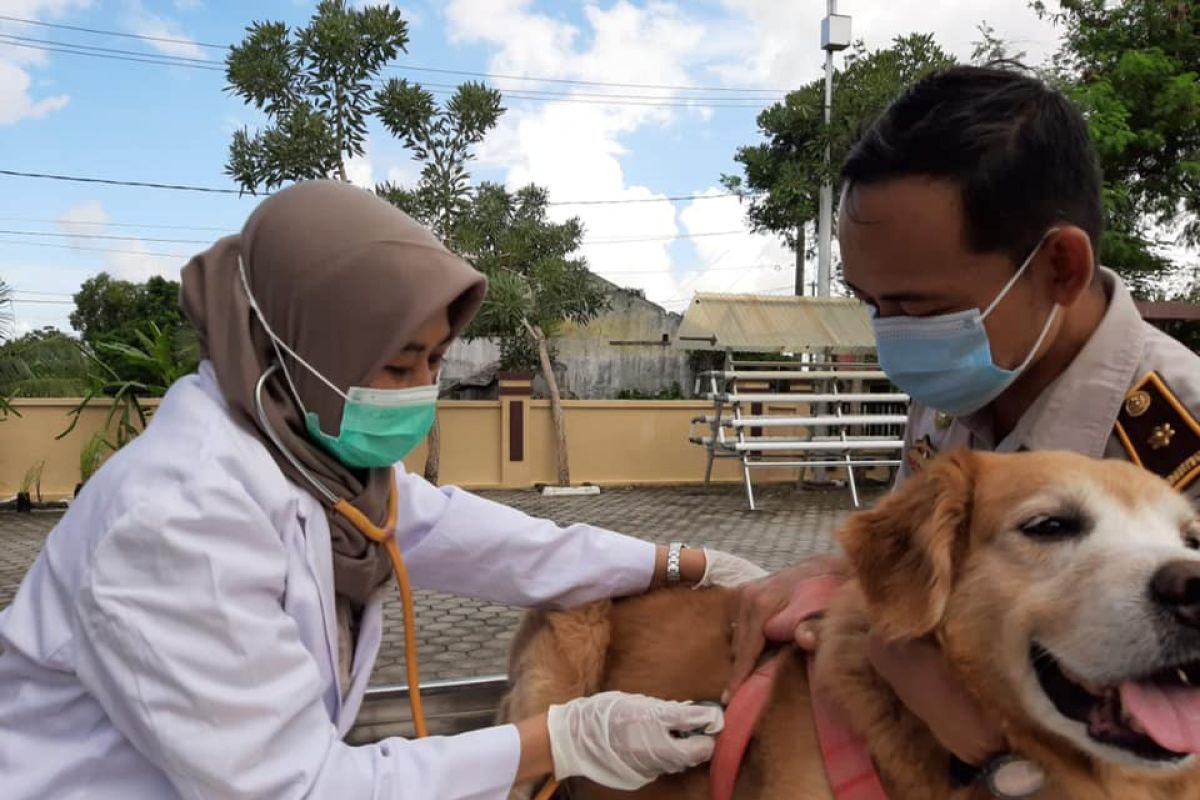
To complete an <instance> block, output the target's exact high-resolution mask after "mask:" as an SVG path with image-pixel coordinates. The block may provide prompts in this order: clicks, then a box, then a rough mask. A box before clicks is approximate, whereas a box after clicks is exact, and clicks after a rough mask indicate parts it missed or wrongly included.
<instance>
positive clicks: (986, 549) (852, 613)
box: [500, 452, 1200, 800]
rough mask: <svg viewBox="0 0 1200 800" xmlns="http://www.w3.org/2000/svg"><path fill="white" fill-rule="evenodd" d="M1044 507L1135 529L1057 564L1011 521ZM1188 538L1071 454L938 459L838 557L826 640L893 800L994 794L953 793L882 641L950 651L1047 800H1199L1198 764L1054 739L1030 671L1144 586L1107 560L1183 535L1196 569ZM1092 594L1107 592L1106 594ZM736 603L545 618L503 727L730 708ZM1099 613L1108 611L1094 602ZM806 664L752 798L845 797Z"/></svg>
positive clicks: (779, 699)
mask: <svg viewBox="0 0 1200 800" xmlns="http://www.w3.org/2000/svg"><path fill="white" fill-rule="evenodd" d="M1047 498H1049V499H1047ZM1035 502H1041V503H1043V505H1045V504H1047V503H1052V502H1069V503H1074V504H1076V505H1077V506H1083V507H1085V508H1084V509H1083V510H1084V512H1085V513H1088V514H1093V515H1099V516H1101V517H1103V516H1104V515H1106V514H1107V515H1108V516H1109V517H1119V518H1117V519H1113V520H1112V525H1113V526H1116V527H1118V528H1120V527H1123V526H1124V527H1129V528H1130V529H1129V530H1125V531H1124V532H1123V534H1122V532H1121V531H1119V530H1118V531H1110V530H1108V529H1107V528H1106V527H1105V524H1106V523H1105V522H1104V520H1101V522H1100V523H1098V524H1097V531H1096V532H1094V533H1092V534H1091V536H1093V537H1095V540H1094V544H1091V545H1088V546H1086V547H1082V546H1072V545H1071V544H1066V545H1061V546H1058V547H1060V548H1061V547H1067V548H1072V547H1073V549H1071V550H1062V549H1058V550H1054V549H1050V548H1054V547H1056V545H1054V544H1046V543H1044V542H1036V541H1029V540H1028V539H1027V538H1023V537H1021V536H1018V535H1016V534H1014V533H1013V529H1014V528H1013V526H1014V522H1013V515H1014V514H1016V513H1018V512H1021V510H1022V509H1026V508H1032V507H1033V506H1032V505H1031V504H1032V503H1035ZM1121 514H1128V519H1129V520H1132V521H1135V522H1137V521H1140V522H1142V523H1143V525H1142V529H1141V530H1139V529H1138V528H1137V526H1136V525H1127V523H1126V521H1125V518H1124V517H1120V515H1121ZM1150 517H1153V519H1150ZM1159 517H1161V520H1160V519H1159ZM1191 519H1192V512H1191V509H1189V508H1188V507H1187V505H1186V503H1185V502H1184V501H1182V499H1181V498H1179V496H1178V495H1177V494H1175V493H1174V492H1172V491H1170V490H1169V488H1168V487H1166V485H1165V484H1163V483H1162V482H1160V481H1158V479H1156V478H1154V477H1153V476H1151V475H1150V474H1149V473H1146V472H1143V471H1141V470H1139V469H1137V468H1135V467H1132V466H1130V465H1127V464H1123V463H1118V462H1112V461H1109V462H1095V461H1090V460H1087V459H1083V458H1081V457H1078V456H1072V455H1067V454H1057V453H1050V454H1042V453H1039V454H1021V455H1009V456H997V455H984V454H975V453H966V452H963V453H956V454H951V455H950V456H947V457H943V458H942V459H939V460H938V461H937V462H935V463H934V464H932V465H931V466H930V467H929V468H927V469H926V470H925V472H924V473H923V474H922V475H921V476H920V477H919V478H917V479H914V480H912V481H910V482H909V483H908V484H906V486H905V487H903V488H901V489H900V490H898V491H896V492H893V493H892V494H891V495H889V496H888V497H887V498H885V499H884V500H883V501H882V502H881V503H880V504H879V505H877V506H876V507H875V508H874V509H872V510H870V511H866V512H862V513H858V514H856V515H854V516H853V517H851V519H850V521H849V522H848V523H847V524H846V525H845V526H843V528H842V529H841V531H840V532H839V540H840V542H841V545H842V547H843V548H844V550H845V553H846V556H847V558H848V560H849V562H850V564H851V567H852V569H853V573H854V576H855V577H854V578H853V579H852V580H851V581H850V582H848V583H847V584H846V586H845V587H843V588H842V589H841V590H840V591H839V592H838V594H837V595H836V596H835V598H834V601H833V603H832V605H831V607H830V609H829V612H828V614H827V616H826V617H825V619H824V621H823V622H822V627H821V646H820V648H819V654H818V656H817V664H816V675H817V680H818V681H819V682H820V684H821V691H823V692H827V693H828V694H829V695H830V696H831V697H832V698H833V699H835V700H836V701H837V702H838V703H839V704H840V705H841V707H842V709H843V711H844V713H845V717H846V720H847V721H848V722H849V724H850V725H851V727H853V728H854V729H855V730H856V731H858V732H859V733H860V734H861V735H862V736H863V738H864V739H865V741H866V742H867V744H868V748H869V750H870V754H871V756H872V758H873V759H874V761H875V763H876V765H877V766H878V769H879V772H880V775H881V778H882V780H883V782H884V784H885V786H886V787H887V791H888V795H889V797H891V798H893V799H894V800H918V799H919V800H943V799H946V800H949V799H950V798H953V799H954V800H965V799H966V798H980V800H983V798H987V797H990V794H989V793H988V792H987V791H986V790H985V789H984V788H983V787H981V786H974V787H970V788H960V787H956V786H955V785H953V784H952V782H951V780H950V777H949V773H948V769H947V766H948V760H949V755H948V753H947V752H946V751H945V750H943V749H942V748H941V746H940V745H939V744H938V743H937V741H936V740H935V739H934V738H933V736H932V734H931V733H930V732H929V730H928V729H927V728H926V727H925V726H924V725H923V724H922V723H921V722H920V721H919V720H918V719H917V718H916V717H915V716H913V715H912V714H911V713H910V712H908V710H907V709H906V708H904V706H903V705H902V704H901V703H900V702H899V701H898V699H897V698H896V696H895V695H894V694H893V692H892V690H891V689H890V687H889V686H888V685H887V684H886V683H885V682H884V681H883V680H882V678H880V676H879V675H878V674H877V673H876V672H875V671H874V669H873V668H872V666H871V664H870V661H869V659H868V657H867V641H868V632H869V630H870V629H871V628H874V629H875V631H877V632H878V633H880V634H882V635H883V636H885V637H892V638H894V637H914V636H932V637H934V638H936V640H937V641H938V642H939V643H940V644H941V646H942V649H943V651H944V653H945V655H946V658H947V659H948V662H949V664H950V666H951V669H952V672H953V673H954V675H955V676H956V677H957V679H958V680H959V681H960V682H961V683H962V684H963V685H964V686H965V687H966V688H967V689H968V690H969V691H970V692H971V693H972V694H973V695H974V696H975V698H976V699H977V701H979V703H980V704H981V705H982V706H983V707H984V708H986V709H987V710H988V712H989V713H990V714H991V715H993V717H994V718H995V719H996V720H997V721H998V722H999V723H1000V725H1001V726H1002V728H1003V730H1004V731H1005V734H1006V736H1007V738H1008V740H1009V744H1010V745H1011V747H1012V749H1013V750H1014V751H1016V752H1020V753H1022V754H1025V755H1027V756H1029V757H1031V758H1034V759H1036V760H1037V761H1038V762H1039V763H1040V764H1042V765H1043V766H1044V767H1045V768H1046V770H1047V772H1048V776H1049V781H1048V784H1047V786H1046V789H1045V790H1044V792H1043V794H1042V795H1041V796H1043V797H1047V798H1092V797H1096V798H1100V797H1104V798H1121V799H1122V800H1158V799H1159V798H1162V800H1166V799H1167V798H1172V800H1175V799H1177V798H1182V799H1183V800H1189V799H1194V798H1200V770H1198V769H1197V768H1196V767H1194V766H1191V765H1190V764H1188V765H1186V766H1182V767H1179V768H1176V769H1173V770H1165V769H1158V770H1156V769H1150V768H1143V767H1141V766H1140V765H1136V764H1125V763H1122V762H1121V759H1120V758H1119V757H1118V758H1115V759H1113V758H1106V757H1104V753H1103V752H1100V753H1099V754H1098V753H1097V752H1089V749H1090V746H1089V744H1088V743H1087V742H1086V741H1082V743H1080V742H1079V741H1073V740H1072V738H1071V736H1073V735H1074V734H1073V733H1072V732H1070V731H1068V732H1067V733H1066V734H1064V733H1063V731H1062V730H1052V728H1053V727H1054V725H1055V724H1057V723H1055V722H1052V723H1049V724H1047V723H1046V721H1045V720H1046V718H1048V717H1045V716H1044V712H1043V711H1041V710H1039V709H1040V706H1038V705H1037V704H1038V702H1040V701H1036V700H1034V701H1031V700H1030V699H1029V692H1030V689H1029V685H1028V681H1029V680H1031V679H1030V678H1029V677H1028V673H1029V668H1028V665H1027V663H1025V660H1026V659H1027V653H1028V648H1029V643H1030V642H1032V641H1033V640H1034V637H1035V636H1036V637H1039V638H1041V637H1048V639H1049V641H1055V642H1057V641H1060V639H1061V637H1063V636H1070V635H1073V633H1074V631H1073V629H1071V630H1068V628H1070V626H1075V627H1079V626H1084V627H1086V626H1087V625H1089V624H1092V622H1091V619H1090V618H1089V617H1088V613H1089V612H1090V611H1091V608H1090V607H1085V606H1084V605H1083V604H1084V603H1087V602H1089V600H1088V598H1087V597H1086V596H1084V595H1087V594H1088V588H1089V587H1088V581H1093V582H1095V581H1100V580H1104V581H1112V580H1114V578H1113V575H1112V574H1109V573H1110V572H1111V571H1112V570H1115V569H1126V572H1125V573H1118V574H1120V575H1124V574H1128V575H1129V576H1130V578H1129V580H1140V579H1141V578H1140V577H1137V578H1135V577H1133V576H1134V575H1137V576H1141V575H1142V573H1140V572H1138V573H1135V572H1132V571H1130V570H1132V567H1130V568H1125V567H1119V566H1118V567H1111V568H1110V567H1108V566H1107V562H1103V563H1104V564H1105V566H1103V567H1102V566H1101V564H1102V561H1101V559H1110V560H1111V558H1112V556H1113V555H1114V553H1113V549H1114V547H1116V548H1118V549H1119V548H1120V544H1119V542H1120V536H1121V535H1125V536H1127V537H1130V539H1131V543H1132V545H1135V546H1136V545H1137V544H1138V537H1139V536H1145V537H1150V536H1151V533H1154V535H1156V536H1159V541H1158V543H1157V545H1156V546H1158V547H1159V550H1160V551H1162V552H1163V553H1166V555H1165V556H1164V557H1170V558H1175V557H1176V556H1174V555H1171V553H1173V552H1174V551H1167V550H1163V548H1164V547H1167V546H1169V545H1170V542H1167V543H1166V544H1164V543H1163V541H1161V540H1162V539H1163V538H1167V539H1169V538H1170V536H1171V531H1170V527H1171V526H1172V525H1174V526H1175V527H1176V529H1177V530H1178V531H1179V532H1180V549H1181V550H1182V549H1183V546H1182V536H1183V534H1184V533H1186V532H1187V530H1188V526H1189V525H1190V524H1192V523H1191V521H1190V520H1191ZM1147 520H1149V521H1147ZM1160 522H1161V524H1159V523H1160ZM1152 523H1153V524H1152ZM1151 529H1152V530H1151ZM1160 529H1161V530H1160ZM1147 531H1151V533H1148V532H1147ZM1114 543H1116V544H1114ZM1143 549H1145V548H1143ZM1184 552H1185V553H1186V552H1187V551H1184ZM1193 555H1194V554H1193ZM1134 560H1135V561H1136V560H1137V559H1134ZM1155 563H1159V562H1155ZM1106 570H1109V572H1106ZM1099 576H1105V577H1099ZM1116 580H1118V581H1119V580H1121V579H1120V578H1119V577H1118V578H1116ZM1073 581H1078V582H1076V583H1073ZM1093 588H1094V591H1103V590H1102V588H1101V587H1100V586H1099V584H1095V586H1094V587H1093ZM737 600H738V597H737V594H736V592H735V591H732V590H724V589H714V590H704V591H692V590H689V589H675V590H661V591H655V592H651V593H649V594H647V595H644V596H641V597H637V598H630V599H626V600H620V601H616V602H601V603H594V604H591V605H588V606H585V607H582V608H579V609H574V610H570V611H565V612H549V613H540V612H534V613H531V614H530V615H528V616H527V617H526V619H525V621H524V622H523V624H522V627H521V629H520V631H519V632H518V635H517V637H516V640H515V642H514V645H513V650H512V654H511V660H510V678H511V680H512V689H511V691H510V692H509V694H508V695H507V697H506V698H505V700H504V703H503V706H502V708H501V712H500V716H501V718H502V719H505V720H516V719H521V718H525V717H528V716H531V715H534V714H537V713H541V712H543V711H545V710H546V708H547V707H549V706H550V705H551V704H555V703H562V702H566V701H568V700H570V699H573V698H576V697H581V696H584V695H588V694H591V693H594V692H598V691H604V690H609V689H619V690H622V691H628V692H638V693H642V694H646V695H651V696H654V697H661V698H665V699H672V700H715V699H717V698H718V697H719V696H720V694H721V691H722V689H723V688H724V686H725V683H726V681H727V680H728V678H729V673H730V662H731V645H730V635H729V632H730V629H731V625H732V622H733V620H734V615H735V613H736V606H737ZM1119 600H1120V598H1118V601H1119ZM1091 602H1093V603H1095V602H1097V601H1096V599H1095V596H1094V595H1093V597H1092V600H1091ZM1120 622H1121V621H1120V620H1113V621H1112V624H1113V625H1119V624H1120ZM1055 637H1059V638H1055ZM1064 648H1065V649H1067V650H1069V648H1067V647H1066V646H1064ZM803 658H804V656H803V654H800V653H797V652H792V653H790V654H788V655H787V656H786V658H785V661H784V664H783V668H782V670H781V672H780V675H779V679H778V680H777V682H776V685H775V689H774V692H773V695H772V698H771V701H770V703H769V705H768V708H767V711H766V712H765V714H764V716H763V718H762V719H761V720H760V722H759V724H758V726H757V727H756V728H755V732H754V737H753V739H752V742H751V745H750V747H749V749H748V751H747V755H746V759H745V762H744V764H743V768H742V772H741V774H740V776H739V780H738V785H737V790H736V796H737V797H738V798H763V800H775V799H778V800H785V798H786V799H787V800H799V799H800V798H804V799H805V800H808V799H810V798H811V799H812V800H825V799H826V798H831V797H832V795H831V794H830V790H829V787H828V784H827V782H826V778H825V772H824V766H823V764H822V761H821V755H820V751H819V748H818V746H817V741H816V736H815V732H814V729H813V724H812V719H811V709H810V705H809V688H808V677H807V674H806V669H805V665H804V662H803ZM1047 703H1048V701H1047ZM1064 720H1065V718H1064ZM571 788H572V796H583V797H588V798H593V797H596V798H605V797H618V796H620V797H625V796H633V797H644V798H651V797H653V798H679V800H685V799H686V800H701V798H706V797H707V796H708V788H707V770H706V769H705V768H697V769H694V770H690V771H689V772H686V773H683V774H681V775H674V776H666V777H664V778H662V779H660V780H658V781H656V782H655V783H653V784H651V785H650V786H647V787H645V788H644V789H642V790H640V791H639V792H635V793H621V792H613V791H610V790H607V789H604V788H603V787H598V786H596V785H594V784H591V783H588V782H585V781H577V782H574V784H573V785H572V787H571ZM527 789H528V787H526V789H525V790H524V791H527ZM521 792H522V790H518V792H517V794H518V795H520V794H521Z"/></svg>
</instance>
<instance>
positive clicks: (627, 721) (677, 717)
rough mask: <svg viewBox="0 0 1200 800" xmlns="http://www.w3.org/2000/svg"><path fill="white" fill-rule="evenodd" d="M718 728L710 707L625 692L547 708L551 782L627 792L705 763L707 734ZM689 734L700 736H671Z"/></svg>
mask: <svg viewBox="0 0 1200 800" xmlns="http://www.w3.org/2000/svg"><path fill="white" fill-rule="evenodd" d="M724 724H725V717H724V715H723V713H722V712H721V709H720V708H718V707H716V706H702V705H692V704H690V703H673V702H669V701H666V700H655V699H654V698H651V697H645V696H643V695H640V694H626V693H625V692H603V693H601V694H596V695H592V696H591V697H581V698H579V699H577V700H572V701H571V702H569V703H566V704H565V705H561V706H550V713H549V722H548V725H549V728H550V753H551V755H552V756H553V758H554V777H555V778H558V779H559V780H562V779H563V778H570V777H574V776H578V777H581V778H587V779H589V780H592V781H595V782H596V783H599V784H601V785H602V786H608V787H609V788H612V789H621V790H624V791H632V790H634V789H637V788H639V787H642V786H645V785H646V784H647V783H650V782H651V781H652V780H654V779H655V778H657V777H659V776H660V775H663V774H665V773H668V772H682V771H683V770H685V769H688V768H689V767H694V766H696V765H697V764H702V763H704V762H705V761H708V760H709V759H710V758H712V752H713V737H712V736H711V735H709V734H714V733H717V732H719V731H720V730H721V728H722V727H723V726H724ZM673 731H674V732H677V733H676V734H673V733H672V732H673ZM694 731H703V733H702V734H699V735H691V736H679V735H677V734H678V733H692V732H694Z"/></svg>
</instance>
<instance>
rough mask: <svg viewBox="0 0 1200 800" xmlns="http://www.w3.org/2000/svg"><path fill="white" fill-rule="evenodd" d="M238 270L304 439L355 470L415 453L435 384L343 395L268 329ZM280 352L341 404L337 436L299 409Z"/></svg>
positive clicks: (432, 408) (429, 416)
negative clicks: (299, 414) (300, 421)
mask: <svg viewBox="0 0 1200 800" xmlns="http://www.w3.org/2000/svg"><path fill="white" fill-rule="evenodd" d="M238 272H239V274H240V276H241V279H242V288H243V289H244V290H245V292H246V298H247V299H248V300H249V303H250V308H251V309H252V310H253V311H254V313H255V315H256V316H257V317H258V321H259V322H260V323H261V324H262V326H263V330H265V331H266V332H267V335H268V336H269V337H270V338H271V343H272V345H274V347H275V354H276V355H277V356H278V357H279V365H280V371H281V372H283V375H284V377H285V378H286V379H287V382H288V386H289V387H290V388H291V390H292V396H293V397H294V398H295V399H296V403H297V404H298V405H299V406H300V410H301V411H303V412H304V425H305V427H306V428H307V430H308V435H309V438H311V439H312V440H313V441H314V442H316V443H317V444H319V445H321V447H323V448H325V450H327V451H328V452H329V453H330V454H331V455H333V457H334V458H336V459H337V460H338V461H340V462H342V463H343V464H345V465H346V466H347V467H352V468H355V469H373V468H378V467H391V466H394V465H395V464H398V463H400V462H401V461H403V460H404V457H405V456H406V455H408V454H409V453H411V452H412V451H413V450H414V449H416V447H417V445H419V444H420V443H421V441H422V440H423V439H424V438H425V437H426V436H427V435H428V434H429V429H430V428H432V427H433V420H434V417H435V416H436V414H437V397H438V387H437V384H433V385H431V386H414V387H412V388H409V389H369V388H365V387H362V386H351V387H350V389H349V390H348V391H345V392H343V391H342V390H341V389H339V388H338V387H337V386H336V385H334V383H333V382H332V381H330V380H329V379H328V378H326V377H325V376H324V375H322V374H321V373H320V372H318V371H317V369H316V368H315V367H313V365H312V364H309V363H308V362H307V361H305V360H304V359H303V358H301V357H300V355H299V354H298V353H297V352H296V351H295V350H293V349H292V348H290V347H288V345H287V344H286V343H285V342H284V341H283V340H282V339H280V338H279V337H278V336H276V335H275V331H273V330H271V326H270V325H269V324H267V318H266V315H264V314H263V313H262V311H261V310H260V309H259V307H258V303H257V302H256V301H255V299H254V295H253V294H252V293H251V292H250V284H249V281H247V280H246V269H245V266H244V265H243V264H242V262H241V258H240V257H239V258H238ZM284 352H287V353H288V354H289V355H291V356H292V358H294V359H295V360H296V362H297V363H299V364H300V365H301V366H303V367H304V368H305V369H307V370H308V371H309V372H311V373H312V374H313V375H314V376H316V377H317V378H318V379H319V380H320V381H321V382H322V383H324V384H325V385H326V386H328V387H329V388H330V389H331V390H333V391H335V392H337V393H338V394H339V395H341V396H342V400H343V401H345V402H344V404H343V406H342V423H341V426H340V427H339V428H338V432H337V435H336V436H330V435H329V434H328V433H325V431H323V430H321V420H320V419H319V418H318V417H317V414H316V412H313V411H309V410H308V409H307V408H305V407H304V401H303V400H301V399H300V393H299V392H298V391H296V385H295V383H293V382H292V376H291V374H290V373H289V372H288V371H287V369H286V368H285V367H284V366H283V360H284V359H283V354H284Z"/></svg>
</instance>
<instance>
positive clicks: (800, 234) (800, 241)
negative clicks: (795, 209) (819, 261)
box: [795, 222, 804, 297]
mask: <svg viewBox="0 0 1200 800" xmlns="http://www.w3.org/2000/svg"><path fill="white" fill-rule="evenodd" d="M795 287H796V297H803V296H804V223H803V222H801V223H800V224H799V225H797V226H796V283H795Z"/></svg>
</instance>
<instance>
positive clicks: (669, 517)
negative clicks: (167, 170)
mask: <svg viewBox="0 0 1200 800" xmlns="http://www.w3.org/2000/svg"><path fill="white" fill-rule="evenodd" d="M484 494H485V496H487V497H489V498H491V499H493V500H496V501H498V502H501V503H504V504H506V505H510V506H513V507H515V508H519V509H521V510H522V511H526V512H528V513H530V514H534V515H537V516H544V517H548V518H550V519H553V520H555V521H556V522H559V523H561V524H567V523H573V522H586V523H590V524H593V525H600V526H603V527H606V528H611V529H613V530H618V531H621V532H622V533H629V534H632V535H636V536H641V537H643V538H646V539H650V540H652V541H656V542H666V541H669V540H671V539H675V538H680V539H683V540H684V541H687V542H688V543H689V544H692V545H695V546H699V545H704V546H710V547H717V548H720V549H723V550H727V551H729V552H732V553H736V554H738V555H740V556H743V557H745V558H749V559H750V560H752V561H755V562H757V563H759V564H762V565H763V566H764V567H767V568H768V569H776V568H779V567H783V566H787V565H788V564H791V563H793V562H794V561H796V560H797V559H798V558H800V557H801V556H804V555H807V554H810V553H818V552H825V551H828V550H830V549H831V548H832V546H833V545H832V538H831V534H832V532H833V530H834V529H835V528H836V526H837V524H838V522H839V520H840V519H841V518H842V517H843V516H844V515H845V514H846V513H848V510H849V507H850V498H849V494H848V493H847V492H846V491H844V490H838V491H828V492H826V491H801V490H797V489H795V488H792V487H782V486H780V487H770V488H765V489H762V490H759V492H758V496H759V499H760V501H761V502H760V505H761V507H762V510H760V511H754V512H752V511H748V510H746V507H745V498H744V497H743V495H742V493H741V489H740V487H735V486H718V487H713V488H712V489H709V490H705V489H703V488H701V487H682V488H681V487H672V488H653V489H650V488H635V489H610V490H606V491H604V492H603V493H601V494H600V495H597V496H592V497H566V498H562V497H560V498H544V497H542V496H540V495H538V494H535V493H532V492H485V493H484ZM57 520H58V515H57V514H52V513H34V514H28V515H19V514H11V513H6V514H0V608H2V607H4V606H5V605H7V604H8V603H9V602H11V600H12V597H13V595H14V594H15V593H16V589H17V586H18V584H20V582H21V578H22V576H23V575H24V574H25V571H26V570H27V569H28V567H29V564H30V563H31V562H32V561H33V559H34V558H35V557H36V556H37V553H38V551H39V550H40V549H41V546H42V542H43V541H44V539H45V537H46V534H47V533H48V532H49V530H50V528H52V527H53V526H54V523H55V522H56V521H57ZM416 611H417V626H418V637H417V638H418V647H419V650H420V653H421V677H422V680H424V681H430V680H444V679H451V678H465V677H473V676H481V675H494V674H500V673H503V672H504V669H505V654H506V651H507V648H508V643H509V641H510V639H511V637H512V633H513V631H514V629H515V628H516V626H517V623H518V621H519V620H520V615H521V611H520V609H515V608H510V607H507V606H501V605H491V604H488V603H484V602H479V601H475V600H468V599H465V598H460V597H452V596H449V595H443V594H439V593H435V592H418V593H417V609H416ZM385 620H386V624H385V632H384V642H383V648H382V650H381V651H380V657H379V660H378V663H377V665H376V670H375V674H374V675H373V676H372V683H373V684H376V685H379V684H395V683H404V682H405V681H404V645H403V642H404V628H403V623H402V621H401V615H400V603H399V600H398V599H391V600H389V601H388V603H387V605H386V607H385Z"/></svg>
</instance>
